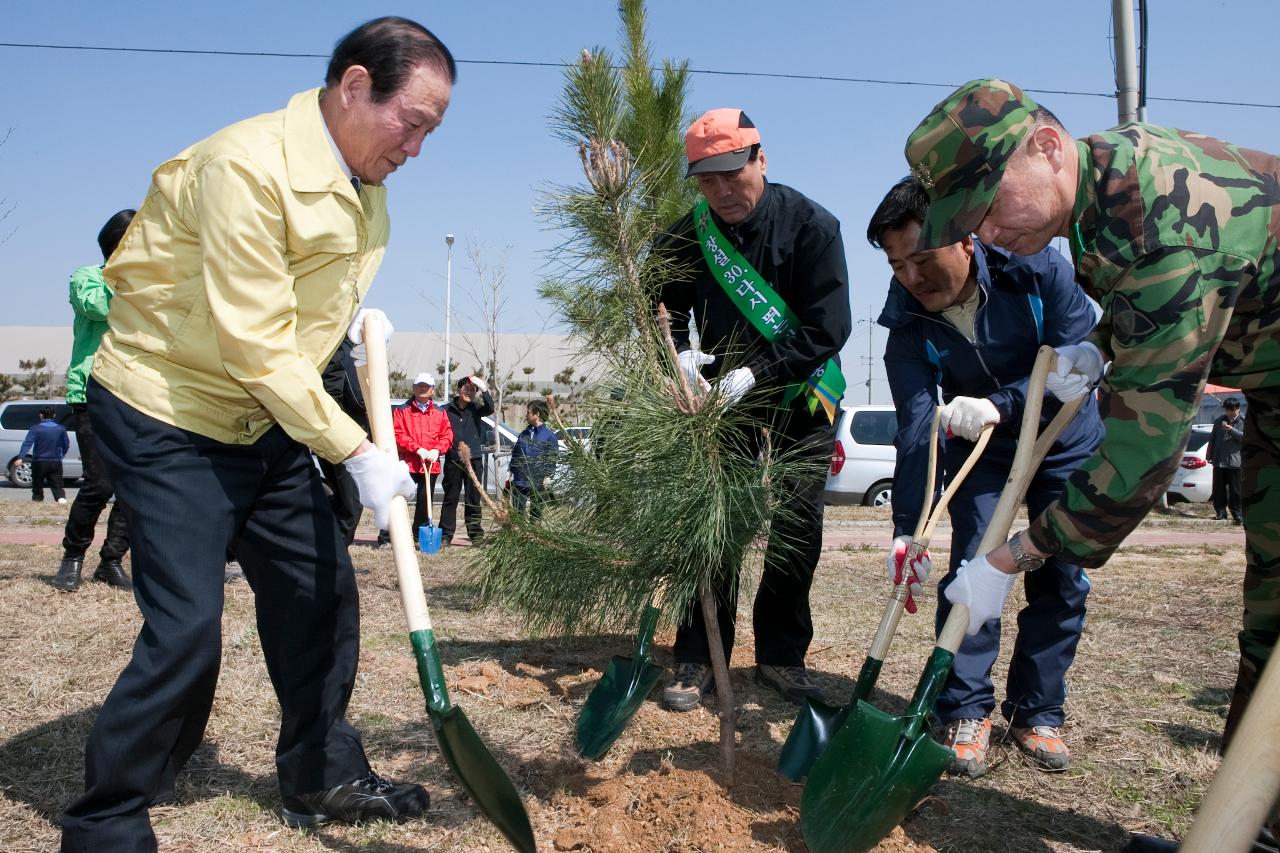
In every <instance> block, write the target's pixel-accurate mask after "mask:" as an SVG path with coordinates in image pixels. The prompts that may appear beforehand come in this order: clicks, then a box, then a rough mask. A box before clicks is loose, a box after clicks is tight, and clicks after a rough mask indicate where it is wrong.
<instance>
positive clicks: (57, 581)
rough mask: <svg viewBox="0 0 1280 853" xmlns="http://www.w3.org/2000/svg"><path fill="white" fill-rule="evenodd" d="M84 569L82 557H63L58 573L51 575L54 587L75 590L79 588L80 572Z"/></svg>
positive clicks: (69, 590)
mask: <svg viewBox="0 0 1280 853" xmlns="http://www.w3.org/2000/svg"><path fill="white" fill-rule="evenodd" d="M82 571H84V557H63V558H62V565H60V566H58V573H57V574H56V575H54V576H53V587H54V589H60V590H62V591H63V592H75V591H76V590H77V589H79V588H80V573H81V572H82Z"/></svg>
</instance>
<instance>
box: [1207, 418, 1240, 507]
mask: <svg viewBox="0 0 1280 853" xmlns="http://www.w3.org/2000/svg"><path fill="white" fill-rule="evenodd" d="M1222 411H1223V415H1222V417H1220V418H1218V419H1217V420H1216V421H1214V422H1213V432H1212V433H1211V434H1210V435H1209V448H1208V450H1207V451H1206V453H1205V455H1206V456H1207V457H1208V458H1209V463H1210V464H1211V465H1213V512H1214V517H1215V518H1217V519H1218V521H1225V520H1226V518H1227V508H1228V507H1230V509H1231V520H1232V521H1234V522H1235V523H1236V524H1240V523H1241V522H1242V521H1243V516H1242V515H1241V514H1240V451H1241V449H1242V448H1243V447H1244V415H1242V414H1240V401H1239V400H1237V399H1236V398H1235V397H1228V398H1227V399H1226V400H1224V401H1223V403H1222Z"/></svg>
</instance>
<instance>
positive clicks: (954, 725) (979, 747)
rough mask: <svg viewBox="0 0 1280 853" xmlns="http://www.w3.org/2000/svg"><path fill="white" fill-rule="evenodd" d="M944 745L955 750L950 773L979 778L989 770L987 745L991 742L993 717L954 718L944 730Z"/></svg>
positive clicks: (948, 770)
mask: <svg viewBox="0 0 1280 853" xmlns="http://www.w3.org/2000/svg"><path fill="white" fill-rule="evenodd" d="M942 733H943V740H942V745H943V746H946V747H949V748H950V749H951V750H952V751H953V752H955V754H956V757H955V758H954V759H952V760H951V766H950V767H949V768H947V772H948V773H953V774H955V775H957V776H968V777H969V778H970V779H977V778H979V777H980V776H983V775H985V774H986V772H987V769H988V768H987V747H988V746H989V745H990V743H991V718H990V717H983V718H982V719H981V720H952V721H951V722H949V723H947V726H946V728H944V729H943V730H942Z"/></svg>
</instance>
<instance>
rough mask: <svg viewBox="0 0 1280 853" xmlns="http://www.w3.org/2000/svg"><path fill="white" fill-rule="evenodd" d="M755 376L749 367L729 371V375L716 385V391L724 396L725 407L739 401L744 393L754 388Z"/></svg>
mask: <svg viewBox="0 0 1280 853" xmlns="http://www.w3.org/2000/svg"><path fill="white" fill-rule="evenodd" d="M755 384H756V375H755V374H754V373H752V372H751V368H749V367H739V368H736V369H735V370H730V371H729V375H728V376H726V377H725V378H723V379H721V380H720V381H719V382H717V383H716V390H717V391H719V392H720V393H721V394H723V395H724V397H725V400H726V401H727V402H726V403H725V405H728V406H732V405H733V404H734V403H737V402H738V401H739V400H741V399H742V398H743V397H744V396H746V393H747V392H748V391H750V390H751V389H752V388H754V387H755Z"/></svg>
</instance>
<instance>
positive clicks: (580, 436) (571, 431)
mask: <svg viewBox="0 0 1280 853" xmlns="http://www.w3.org/2000/svg"><path fill="white" fill-rule="evenodd" d="M556 438H558V439H560V446H561V448H563V447H564V446H565V444H566V443H567V442H568V441H569V440H570V439H572V440H574V441H577V442H578V443H580V444H581V445H582V449H583V450H588V449H590V448H591V427H589V426H571V427H565V428H564V429H558V430H556Z"/></svg>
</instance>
